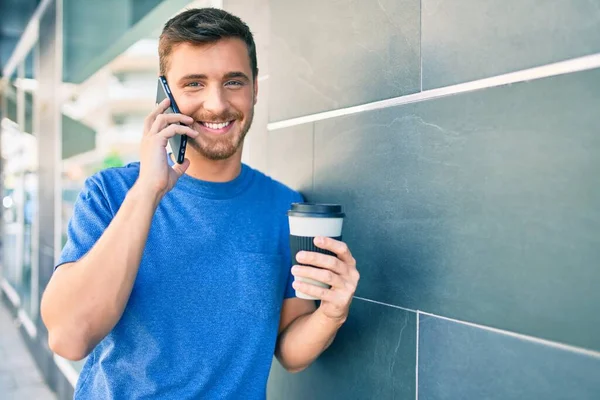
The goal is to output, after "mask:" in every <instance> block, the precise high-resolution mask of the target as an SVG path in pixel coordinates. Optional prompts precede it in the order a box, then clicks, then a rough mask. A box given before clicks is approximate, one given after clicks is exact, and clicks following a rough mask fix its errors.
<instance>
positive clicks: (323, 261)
mask: <svg viewBox="0 0 600 400" xmlns="http://www.w3.org/2000/svg"><path fill="white" fill-rule="evenodd" d="M296 260H297V261H298V262H299V263H300V264H308V265H313V266H315V267H320V268H325V269H328V270H330V271H333V272H335V273H336V274H339V275H343V273H344V271H346V269H347V267H345V266H344V264H343V263H342V262H341V261H340V260H339V259H337V258H335V257H334V256H330V255H327V254H321V253H315V252H313V251H300V252H298V254H297V255H296Z"/></svg>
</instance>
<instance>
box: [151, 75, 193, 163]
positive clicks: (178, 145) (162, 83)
mask: <svg viewBox="0 0 600 400" xmlns="http://www.w3.org/2000/svg"><path fill="white" fill-rule="evenodd" d="M167 97H168V98H169V101H170V102H171V104H170V105H169V108H167V109H166V110H165V114H173V113H176V114H180V111H179V107H177V103H175V99H174V98H173V94H172V93H171V89H170V88H169V84H168V83H167V78H165V77H164V76H162V75H161V76H159V77H158V88H157V89H156V104H159V103H160V102H161V101H163V100H164V99H166V98H167ZM169 145H171V150H172V151H173V157H175V160H176V161H177V163H178V164H181V163H183V160H185V146H186V145H187V135H175V136H173V137H172V138H170V139H169Z"/></svg>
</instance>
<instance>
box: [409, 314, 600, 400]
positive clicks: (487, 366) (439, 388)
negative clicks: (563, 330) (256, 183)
mask: <svg viewBox="0 0 600 400" xmlns="http://www.w3.org/2000/svg"><path fill="white" fill-rule="evenodd" d="M598 377H600V357H593V356H590V355H587V354H581V353H575V352H572V351H567V350H564V349H561V348H557V347H549V346H546V345H544V344H540V343H535V342H530V341H528V340H524V339H522V338H519V337H513V336H508V335H504V334H498V333H495V332H491V331H488V330H484V329H479V328H474V327H472V326H467V325H464V324H459V323H456V322H452V321H447V320H444V319H441V318H436V317H430V316H425V315H420V316H419V397H420V398H421V399H428V400H438V399H440V400H441V399H448V400H453V399H489V400H496V399H497V400H520V399H565V400H568V399H578V400H581V399H589V400H592V399H597V398H598V394H600V379H598Z"/></svg>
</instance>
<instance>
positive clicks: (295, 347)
mask: <svg viewBox="0 0 600 400" xmlns="http://www.w3.org/2000/svg"><path fill="white" fill-rule="evenodd" d="M343 323H344V321H334V320H332V319H331V318H329V317H327V316H325V315H323V314H322V313H321V312H320V311H319V309H317V310H316V311H314V312H313V313H310V314H306V315H302V316H301V317H298V318H297V319H296V320H294V322H292V323H291V324H290V325H289V326H288V327H287V328H286V329H285V330H284V331H283V332H281V334H280V335H279V339H278V341H277V348H276V351H275V355H276V356H277V359H278V360H279V362H280V363H281V365H283V367H284V368H286V369H287V370H288V371H290V372H299V371H301V370H303V369H305V368H306V367H308V366H309V365H310V364H311V363H312V362H313V361H314V360H316V359H317V357H319V355H320V354H321V353H322V352H323V351H325V350H326V349H327V348H328V347H329V345H330V344H331V343H332V342H333V339H334V338H335V335H336V333H337V331H338V329H339V328H340V327H341V326H342V324H343Z"/></svg>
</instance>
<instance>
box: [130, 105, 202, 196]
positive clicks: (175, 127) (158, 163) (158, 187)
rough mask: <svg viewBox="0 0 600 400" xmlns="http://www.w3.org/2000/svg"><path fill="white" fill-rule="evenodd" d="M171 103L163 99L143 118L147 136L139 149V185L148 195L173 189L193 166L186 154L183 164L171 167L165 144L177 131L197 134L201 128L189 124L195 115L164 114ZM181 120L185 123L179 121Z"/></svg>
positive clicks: (195, 135) (183, 133)
mask: <svg viewBox="0 0 600 400" xmlns="http://www.w3.org/2000/svg"><path fill="white" fill-rule="evenodd" d="M168 107H169V99H164V100H163V101H162V102H161V103H160V104H159V105H158V106H157V107H156V108H155V109H154V111H152V112H151V113H150V115H148V116H147V117H146V119H145V121H144V136H143V137H142V143H141V150H140V153H141V154H140V175H139V177H138V180H137V182H136V186H138V188H139V189H140V190H141V191H142V192H144V193H146V194H147V195H149V196H153V197H154V196H156V199H157V200H158V201H160V199H161V198H162V196H164V194H165V193H167V192H168V191H169V190H171V189H172V188H173V187H174V186H175V183H176V182H177V180H178V179H179V177H180V176H181V175H183V174H184V173H185V171H186V170H187V169H188V167H189V166H190V161H189V160H188V159H187V158H186V159H185V161H184V162H183V163H182V164H177V163H175V164H174V165H173V167H169V163H168V161H167V156H168V155H167V154H166V152H165V148H166V147H167V143H168V140H169V138H171V137H173V136H175V135H188V136H189V137H190V138H196V137H197V136H198V132H196V131H195V130H193V129H192V128H190V127H189V126H188V125H191V124H192V123H193V122H194V119H193V118H192V117H189V116H187V115H183V114H163V113H164V112H165V110H166V109H167V108H168ZM180 124H182V125H180Z"/></svg>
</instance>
